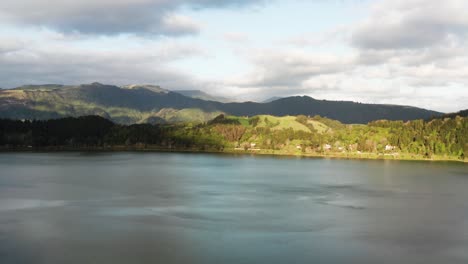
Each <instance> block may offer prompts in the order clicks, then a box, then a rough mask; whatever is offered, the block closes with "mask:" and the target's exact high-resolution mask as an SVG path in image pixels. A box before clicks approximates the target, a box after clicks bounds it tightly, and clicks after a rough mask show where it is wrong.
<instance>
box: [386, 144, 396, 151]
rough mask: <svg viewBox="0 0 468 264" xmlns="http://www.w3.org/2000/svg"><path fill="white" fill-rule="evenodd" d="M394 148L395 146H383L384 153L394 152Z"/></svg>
mask: <svg viewBox="0 0 468 264" xmlns="http://www.w3.org/2000/svg"><path fill="white" fill-rule="evenodd" d="M395 148H396V147H395V146H391V145H386V146H385V150H386V151H390V150H394V149H395Z"/></svg>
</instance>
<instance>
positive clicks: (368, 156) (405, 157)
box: [0, 146, 468, 163]
mask: <svg viewBox="0 0 468 264" xmlns="http://www.w3.org/2000/svg"><path fill="white" fill-rule="evenodd" d="M12 152H23V153H44V152H90V153H92V152H103V153H105V152H155V153H157V152H159V153H206V154H231V155H232V154H234V155H250V156H252V155H254V156H256V155H258V156H272V157H303V158H321V159H346V160H394V161H428V162H458V163H468V159H466V158H465V159H464V160H461V159H457V158H455V157H443V156H435V157H432V158H424V157H423V156H420V155H415V154H410V153H403V154H400V153H399V154H398V155H385V154H379V153H336V152H329V153H326V154H320V153H302V152H297V153H285V152H282V151H281V150H237V149H230V148H226V149H224V150H217V149H196V148H193V149H182V148H160V147H146V148H142V147H129V146H112V147H40V148H38V147H35V148H34V147H33V148H31V147H19V148H11V147H10V148H5V147H0V153H12Z"/></svg>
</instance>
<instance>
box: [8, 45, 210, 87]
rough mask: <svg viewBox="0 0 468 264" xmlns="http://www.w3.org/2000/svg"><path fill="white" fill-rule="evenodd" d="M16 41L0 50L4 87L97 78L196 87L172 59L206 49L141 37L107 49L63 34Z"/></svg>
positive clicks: (74, 81)
mask: <svg viewBox="0 0 468 264" xmlns="http://www.w3.org/2000/svg"><path fill="white" fill-rule="evenodd" d="M4 39H7V37H5V38H0V43H4ZM114 41H115V40H114ZM134 41H136V40H134ZM115 42H117V41H115ZM16 43H17V44H16V45H11V46H10V47H9V48H8V52H3V53H2V52H0V79H1V80H2V83H1V86H2V87H15V86H20V85H24V84H42V83H59V84H81V83H91V82H94V81H99V82H104V83H109V84H119V85H121V84H132V83H152V84H159V85H162V86H164V87H167V88H171V89H181V88H185V89H187V88H194V87H197V84H196V80H194V79H193V78H192V77H191V76H189V75H188V74H184V73H182V72H180V71H177V70H176V69H173V68H172V67H171V66H170V63H171V62H174V61H177V60H179V59H183V58H187V57H193V56H198V55H200V54H203V50H202V49H201V48H198V47H197V46H195V45H193V43H185V42H178V41H175V40H166V41H162V42H161V41H159V42H157V43H154V42H152V41H147V40H141V42H140V43H139V45H136V46H135V47H133V48H128V47H124V48H119V47H117V48H113V49H107V50H106V51H103V50H101V49H99V48H89V47H87V48H83V47H80V46H79V45H78V46H72V45H70V44H69V43H68V42H67V41H63V40H56V41H51V40H49V41H43V40H42V39H39V40H34V39H30V38H25V39H22V40H21V41H18V42H16ZM24 43H28V45H27V46H26V45H24ZM115 44H118V43H115ZM0 49H1V48H0ZM197 88H199V87H197Z"/></svg>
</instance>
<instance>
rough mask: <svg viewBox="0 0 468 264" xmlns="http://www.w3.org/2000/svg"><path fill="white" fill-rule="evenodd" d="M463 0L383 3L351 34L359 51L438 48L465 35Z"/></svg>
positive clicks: (467, 21)
mask: <svg viewBox="0 0 468 264" xmlns="http://www.w3.org/2000/svg"><path fill="white" fill-rule="evenodd" d="M466 10H468V2H467V1H465V0H445V1H439V0H384V1H380V2H378V3H377V4H375V6H374V7H373V14H372V16H371V17H370V18H369V19H367V21H365V22H364V23H362V24H360V25H359V26H358V27H357V28H356V29H355V30H354V32H353V36H352V44H353V45H354V46H356V47H358V48H361V49H374V50H385V49H419V48H427V47H432V46H436V45H439V44H441V43H445V42H447V41H450V40H451V39H453V38H465V37H466V35H467V33H468V16H466Z"/></svg>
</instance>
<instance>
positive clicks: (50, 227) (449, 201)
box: [0, 153, 468, 264]
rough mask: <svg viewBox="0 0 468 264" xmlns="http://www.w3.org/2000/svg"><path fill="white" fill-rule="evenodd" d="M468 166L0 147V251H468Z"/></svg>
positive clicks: (389, 259) (190, 259)
mask: <svg viewBox="0 0 468 264" xmlns="http://www.w3.org/2000/svg"><path fill="white" fill-rule="evenodd" d="M467 249H468V166H467V165H466V164H461V163H449V162H404V161H375V160H374V161H362V160H332V159H310V158H278V157H260V156H231V155H210V154H175V153H102V154H99V153H94V154H93V153H3V154H0V263H2V264H10V263H15V264H16V263H26V264H28V263H35V264H36V263H39V264H42V263H44V264H45V263H47V264H49V263H52V264H55V263H57V264H58V263H72V264H74V263H76V264H83V263H99V264H107V263H109V264H110V263H112V264H119V263H164V264H172V263H208V264H210V263H213V264H214V263H216V264H218V263H219V264H221V263H229V264H230V263H232V264H242V263H259V264H263V263H265V264H267V263H268V264H270V263H356V264H357V263H359V264H362V263H392V264H393V263H400V264H401V263H411V264H414V263H424V264H427V263H434V264H435V263H437V264H440V263H464V264H466V263H468V250H467Z"/></svg>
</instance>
